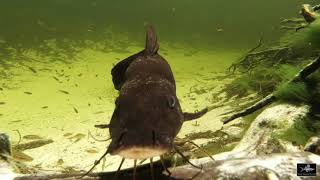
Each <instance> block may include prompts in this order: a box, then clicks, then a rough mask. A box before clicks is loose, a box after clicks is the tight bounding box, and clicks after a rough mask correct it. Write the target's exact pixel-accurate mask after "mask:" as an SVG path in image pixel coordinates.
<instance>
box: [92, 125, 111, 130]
mask: <svg viewBox="0 0 320 180" xmlns="http://www.w3.org/2000/svg"><path fill="white" fill-rule="evenodd" d="M94 127H96V128H100V129H106V128H109V127H110V125H109V124H96V125H94Z"/></svg>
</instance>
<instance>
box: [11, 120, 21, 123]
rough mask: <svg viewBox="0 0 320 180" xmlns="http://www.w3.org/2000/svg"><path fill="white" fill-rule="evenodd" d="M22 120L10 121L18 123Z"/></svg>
mask: <svg viewBox="0 0 320 180" xmlns="http://www.w3.org/2000/svg"><path fill="white" fill-rule="evenodd" d="M21 121H22V120H14V121H10V123H17V122H21Z"/></svg>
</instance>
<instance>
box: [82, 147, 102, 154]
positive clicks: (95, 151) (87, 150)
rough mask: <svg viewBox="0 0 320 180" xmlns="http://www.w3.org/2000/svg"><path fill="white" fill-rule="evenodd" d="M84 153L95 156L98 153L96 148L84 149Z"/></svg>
mask: <svg viewBox="0 0 320 180" xmlns="http://www.w3.org/2000/svg"><path fill="white" fill-rule="evenodd" d="M85 151H86V152H87V153H90V154H96V153H98V152H99V151H98V150H97V149H96V148H89V149H86V150H85Z"/></svg>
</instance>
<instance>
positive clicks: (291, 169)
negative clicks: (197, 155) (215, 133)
mask: <svg viewBox="0 0 320 180" xmlns="http://www.w3.org/2000/svg"><path fill="white" fill-rule="evenodd" d="M297 163H316V164H317V169H319V168H320V156H318V155H316V154H312V153H309V152H300V153H285V154H279V153H277V154H269V155H264V156H259V157H256V158H253V159H252V158H240V159H228V160H222V161H215V162H213V161H207V162H206V163H201V164H202V166H203V169H202V171H201V172H200V170H199V169H196V168H194V167H192V166H190V165H185V166H180V167H175V168H174V169H171V170H170V171H171V173H172V174H171V177H172V178H174V179H180V180H181V179H191V178H192V177H194V178H193V180H209V179H244V180H256V179H261V180H264V179H265V180H269V179H272V180H273V179H275V180H277V179H296V180H298V179H305V177H301V176H297ZM197 174H198V175H197ZM318 176H320V172H319V171H317V177H318ZM312 178H313V179H317V178H316V177H310V178H309V179H312Z"/></svg>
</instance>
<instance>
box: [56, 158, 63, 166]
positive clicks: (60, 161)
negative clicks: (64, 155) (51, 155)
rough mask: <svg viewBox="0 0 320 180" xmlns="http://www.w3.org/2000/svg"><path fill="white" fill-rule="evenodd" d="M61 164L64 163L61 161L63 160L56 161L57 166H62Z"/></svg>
mask: <svg viewBox="0 0 320 180" xmlns="http://www.w3.org/2000/svg"><path fill="white" fill-rule="evenodd" d="M63 163H64V161H63V159H61V158H60V159H58V161H57V163H56V164H57V166H62V165H63Z"/></svg>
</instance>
